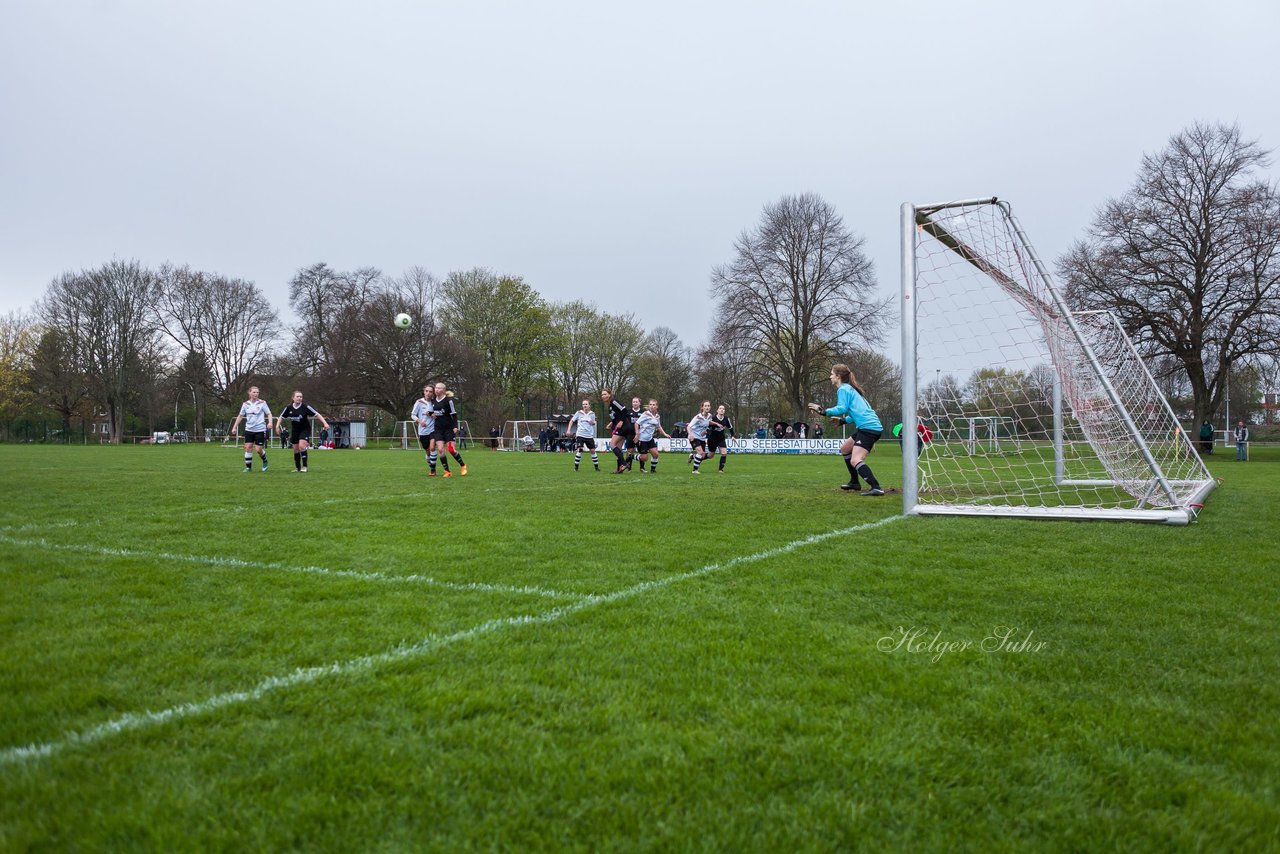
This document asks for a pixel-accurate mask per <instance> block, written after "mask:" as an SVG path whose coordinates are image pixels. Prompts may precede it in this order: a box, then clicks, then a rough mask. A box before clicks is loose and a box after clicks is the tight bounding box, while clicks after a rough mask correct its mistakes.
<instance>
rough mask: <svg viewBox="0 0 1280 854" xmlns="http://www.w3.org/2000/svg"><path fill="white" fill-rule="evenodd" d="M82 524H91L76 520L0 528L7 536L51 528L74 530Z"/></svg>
mask: <svg viewBox="0 0 1280 854" xmlns="http://www.w3.org/2000/svg"><path fill="white" fill-rule="evenodd" d="M80 524H89V523H87V522H85V523H81V522H78V521H76V520H74V519H72V520H69V521H66V522H32V523H30V524H28V525H5V526H4V527H2V528H0V532H2V533H5V534H25V533H27V532H29V531H44V530H47V529H49V528H74V527H75V526H76V525H80Z"/></svg>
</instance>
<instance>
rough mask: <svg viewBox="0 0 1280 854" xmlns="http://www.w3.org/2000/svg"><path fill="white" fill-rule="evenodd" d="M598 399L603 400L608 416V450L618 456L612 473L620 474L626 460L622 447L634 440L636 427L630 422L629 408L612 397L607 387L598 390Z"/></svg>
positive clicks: (625, 467)
mask: <svg viewBox="0 0 1280 854" xmlns="http://www.w3.org/2000/svg"><path fill="white" fill-rule="evenodd" d="M600 399H601V400H603V401H604V405H605V414H606V415H607V416H608V418H609V426H608V430H609V450H610V451H612V452H613V455H614V456H615V457H617V458H618V468H617V470H616V471H614V474H622V473H623V472H624V471H626V470H627V460H626V457H624V456H623V454H622V449H623V448H625V447H626V446H627V443H628V442H632V441H634V440H635V435H636V428H635V425H634V424H632V423H631V410H630V409H627V407H625V406H623V405H622V404H621V403H619V402H618V401H616V400H614V399H613V392H612V391H610V390H609V389H607V388H605V389H601V390H600Z"/></svg>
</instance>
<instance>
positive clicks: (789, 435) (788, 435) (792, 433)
mask: <svg viewBox="0 0 1280 854" xmlns="http://www.w3.org/2000/svg"><path fill="white" fill-rule="evenodd" d="M795 437H796V428H794V427H792V426H791V425H790V424H788V425H787V430H786V432H785V433H783V434H782V438H784V439H794V438H795Z"/></svg>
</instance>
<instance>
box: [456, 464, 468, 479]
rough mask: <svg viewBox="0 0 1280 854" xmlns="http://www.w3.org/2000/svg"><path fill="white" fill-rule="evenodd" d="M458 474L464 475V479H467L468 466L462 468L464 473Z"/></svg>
mask: <svg viewBox="0 0 1280 854" xmlns="http://www.w3.org/2000/svg"><path fill="white" fill-rule="evenodd" d="M458 474H460V475H462V476H463V477H466V476H467V467H466V466H463V467H462V471H460V472H458Z"/></svg>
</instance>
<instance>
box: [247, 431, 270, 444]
mask: <svg viewBox="0 0 1280 854" xmlns="http://www.w3.org/2000/svg"><path fill="white" fill-rule="evenodd" d="M244 443H245V444H246V445H266V444H267V431H266V430H246V431H244Z"/></svg>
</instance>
